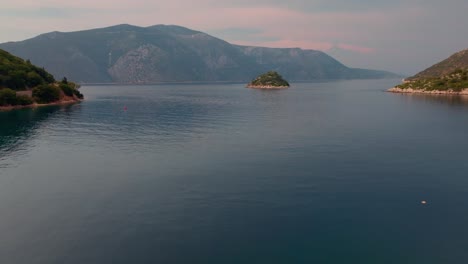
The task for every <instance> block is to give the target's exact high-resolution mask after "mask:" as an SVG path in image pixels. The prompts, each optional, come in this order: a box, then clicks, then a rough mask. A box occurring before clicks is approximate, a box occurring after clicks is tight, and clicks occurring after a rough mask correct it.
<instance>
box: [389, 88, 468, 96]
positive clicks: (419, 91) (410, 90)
mask: <svg viewBox="0 0 468 264" xmlns="http://www.w3.org/2000/svg"><path fill="white" fill-rule="evenodd" d="M387 92H390V93H406V94H438V95H441V94H442V95H444V94H446V95H468V88H465V89H463V90H461V91H454V90H451V89H449V90H445V91H441V90H430V91H428V90H423V89H413V88H407V89H402V88H397V87H393V88H390V89H388V90H387Z"/></svg>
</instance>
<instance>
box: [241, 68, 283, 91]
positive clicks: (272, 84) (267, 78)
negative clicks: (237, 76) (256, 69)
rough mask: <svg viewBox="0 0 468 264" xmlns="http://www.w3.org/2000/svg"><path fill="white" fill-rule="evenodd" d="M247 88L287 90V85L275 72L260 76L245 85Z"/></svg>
mask: <svg viewBox="0 0 468 264" xmlns="http://www.w3.org/2000/svg"><path fill="white" fill-rule="evenodd" d="M247 88H254V89H284V88H289V83H288V82H287V81H286V80H284V79H283V77H281V75H280V74H279V73H277V72H275V71H269V72H267V73H265V74H262V75H260V76H258V77H257V78H255V79H254V80H253V81H251V82H250V83H249V84H247Z"/></svg>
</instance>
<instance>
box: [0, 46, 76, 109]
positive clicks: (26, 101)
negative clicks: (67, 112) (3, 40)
mask: <svg viewBox="0 0 468 264" xmlns="http://www.w3.org/2000/svg"><path fill="white" fill-rule="evenodd" d="M78 88H79V85H77V84H75V83H73V82H69V81H68V80H67V78H65V77H64V78H63V79H62V81H60V82H58V81H56V80H55V79H54V77H53V76H52V74H50V73H48V72H47V71H46V70H45V69H44V68H39V67H37V66H34V65H33V64H31V62H30V61H29V60H28V61H24V60H23V59H21V58H19V57H16V56H13V55H12V54H10V53H8V52H6V51H4V50H1V49H0V110H11V109H18V108H24V107H35V106H43V105H53V104H66V103H74V102H79V101H81V100H82V99H83V95H82V94H81V93H80V91H78Z"/></svg>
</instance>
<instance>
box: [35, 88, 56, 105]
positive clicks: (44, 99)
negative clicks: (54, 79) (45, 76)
mask: <svg viewBox="0 0 468 264" xmlns="http://www.w3.org/2000/svg"><path fill="white" fill-rule="evenodd" d="M32 95H33V97H34V99H35V100H36V101H37V102H38V103H42V104H47V103H52V102H55V101H58V100H59V99H60V90H59V88H58V87H55V86H53V85H50V84H43V85H40V86H38V87H36V88H34V89H33V90H32Z"/></svg>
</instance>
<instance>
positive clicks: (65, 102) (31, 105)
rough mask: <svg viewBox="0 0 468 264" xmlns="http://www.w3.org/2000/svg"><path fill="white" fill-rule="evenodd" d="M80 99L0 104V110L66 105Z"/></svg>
mask: <svg viewBox="0 0 468 264" xmlns="http://www.w3.org/2000/svg"><path fill="white" fill-rule="evenodd" d="M81 101H82V100H81V99H75V98H74V99H72V100H60V101H56V102H52V103H48V104H38V103H34V104H30V105H10V106H0V111H1V112H5V111H11V110H18V109H24V108H36V107H41V106H51V105H67V104H73V103H79V102H81Z"/></svg>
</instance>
